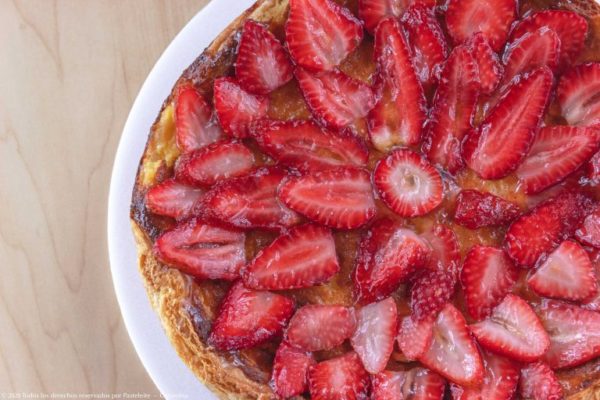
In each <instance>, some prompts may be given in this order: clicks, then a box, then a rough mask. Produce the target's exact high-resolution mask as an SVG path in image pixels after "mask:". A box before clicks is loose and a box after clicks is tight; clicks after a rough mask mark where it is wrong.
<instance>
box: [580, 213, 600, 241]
mask: <svg viewBox="0 0 600 400" xmlns="http://www.w3.org/2000/svg"><path fill="white" fill-rule="evenodd" d="M575 236H576V237H577V240H579V241H580V242H581V243H583V244H586V245H588V246H593V247H596V248H598V249H600V207H596V210H595V211H594V212H592V213H591V214H589V215H588V216H587V217H585V219H584V220H583V223H582V224H581V226H580V227H579V229H577V231H576V232H575Z"/></svg>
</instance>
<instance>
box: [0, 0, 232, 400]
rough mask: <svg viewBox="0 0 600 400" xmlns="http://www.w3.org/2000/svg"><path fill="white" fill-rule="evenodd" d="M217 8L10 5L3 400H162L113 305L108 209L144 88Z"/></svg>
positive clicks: (4, 112) (0, 36) (0, 140)
mask: <svg viewBox="0 0 600 400" xmlns="http://www.w3.org/2000/svg"><path fill="white" fill-rule="evenodd" d="M217 1H224V0H217ZM227 1H229V0H227ZM207 2H208V0H175V1H172V0H0V272H1V277H0V398H11V397H12V398H15V397H18V396H21V397H20V398H31V397H32V396H33V395H35V394H51V393H71V394H75V395H76V397H71V398H84V397H85V396H84V395H85V394H88V393H100V394H101V393H105V394H115V395H116V396H114V398H125V397H126V395H120V394H121V393H142V394H148V395H149V396H150V397H151V398H156V397H158V396H159V393H158V391H157V389H156V388H155V387H154V385H153V383H152V382H151V380H150V378H149V377H148V375H147V374H146V372H145V370H144V368H143V367H142V365H141V363H140V361H139V359H138V357H137V356H136V354H135V352H134V349H133V346H132V344H131V342H130V340H129V337H128V336H127V332H126V331H125V328H124V325H123V321H122V319H121V315H120V312H119V309H118V305H117V302H116V298H115V295H114V290H113V287H112V281H111V277H110V269H109V264H108V254H107V245H106V207H107V206H106V203H107V196H108V187H109V179H110V171H111V167H112V163H113V159H114V155H115V151H116V147H117V144H118V141H119V137H120V135H121V130H122V128H123V124H124V122H125V119H126V117H127V114H128V112H129V109H130V107H131V104H132V102H133V100H134V98H135V96H136V94H137V92H138V90H139V88H140V86H141V84H142V82H143V80H144V79H145V77H146V75H147V74H148V72H149V71H150V69H151V68H152V66H153V64H154V63H155V61H156V60H157V59H158V57H159V56H160V54H161V52H162V51H163V50H164V48H165V47H166V46H167V45H168V43H169V42H170V41H171V39H172V38H173V37H174V36H175V35H176V34H177V32H178V31H179V30H180V29H181V28H182V27H183V26H184V25H185V23H186V22H187V21H188V20H189V19H190V18H191V17H192V16H193V15H194V14H195V13H196V12H197V11H198V10H200V9H201V8H202V7H203V6H204V5H205V4H206V3H207ZM23 393H24V394H25V395H23ZM28 393H31V394H32V395H30V396H29V397H27V394H28ZM86 398H95V397H86Z"/></svg>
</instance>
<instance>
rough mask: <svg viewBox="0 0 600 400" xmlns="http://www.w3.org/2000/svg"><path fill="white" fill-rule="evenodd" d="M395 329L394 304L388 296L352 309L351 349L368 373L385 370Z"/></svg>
mask: <svg viewBox="0 0 600 400" xmlns="http://www.w3.org/2000/svg"><path fill="white" fill-rule="evenodd" d="M397 329H398V314H397V310H396V303H395V302H394V299H392V298H391V297H388V298H387V299H385V300H382V301H380V302H378V303H372V304H369V305H368V306H364V307H363V308H361V309H360V310H358V311H357V312H356V330H355V331H354V334H353V335H352V338H351V343H352V348H353V349H354V351H355V352H356V354H358V356H359V357H360V360H361V361H362V363H363V365H364V367H365V369H366V370H367V371H368V372H369V373H371V374H376V373H378V372H381V371H383V370H384V369H385V367H386V365H387V363H388V360H389V359H390V356H391V354H392V350H394V341H395V340H396V332H397Z"/></svg>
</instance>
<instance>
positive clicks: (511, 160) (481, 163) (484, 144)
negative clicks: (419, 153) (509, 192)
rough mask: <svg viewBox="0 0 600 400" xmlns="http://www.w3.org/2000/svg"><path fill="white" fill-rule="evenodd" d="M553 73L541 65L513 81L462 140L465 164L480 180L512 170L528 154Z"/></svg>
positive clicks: (493, 177)
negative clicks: (482, 119) (483, 118)
mask: <svg viewBox="0 0 600 400" xmlns="http://www.w3.org/2000/svg"><path fill="white" fill-rule="evenodd" d="M551 86H552V72H551V71H550V70H549V69H548V68H546V67H544V68H540V69H536V70H535V71H533V72H531V73H530V74H528V75H525V76H524V77H523V78H522V79H521V80H520V81H517V82H515V83H513V85H512V86H510V87H509V88H508V89H507V90H506V93H505V94H504V95H503V96H502V98H501V99H500V100H499V101H498V103H497V104H496V106H495V107H494V108H492V109H491V110H490V112H489V114H488V115H487V117H486V118H485V120H484V121H483V122H482V123H481V125H480V126H479V127H478V128H475V129H473V130H471V132H470V133H469V134H468V135H467V138H466V140H465V142H464V143H463V156H464V158H465V162H466V163H467V165H468V166H469V167H470V168H471V169H472V170H474V171H475V172H477V174H478V175H479V176H480V177H482V178H483V179H498V178H502V177H505V176H506V175H508V174H509V173H511V172H512V171H514V170H515V169H516V168H517V167H518V166H519V164H520V163H521V161H522V160H523V159H524V158H525V156H526V155H527V152H528V151H529V148H530V147H531V143H532V142H533V139H534V137H535V134H536V132H537V129H538V127H539V125H540V123H541V121H542V116H543V115H544V111H545V109H546V104H547V103H548V97H549V95H550V89H551Z"/></svg>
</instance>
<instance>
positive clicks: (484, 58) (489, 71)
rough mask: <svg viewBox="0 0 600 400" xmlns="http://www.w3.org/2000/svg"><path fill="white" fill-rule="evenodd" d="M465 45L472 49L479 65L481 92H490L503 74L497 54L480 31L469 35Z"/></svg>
mask: <svg viewBox="0 0 600 400" xmlns="http://www.w3.org/2000/svg"><path fill="white" fill-rule="evenodd" d="M467 46H468V47H469V48H470V49H471V50H472V52H473V58H474V59H475V61H476V62H477V66H478V67H479V82H480V88H481V93H482V94H488V95H489V94H492V93H493V92H494V90H495V89H496V87H497V86H498V84H499V83H500V80H501V79H502V76H503V75H504V67H503V66H502V64H500V59H499V58H498V55H497V54H496V53H495V52H494V49H492V47H491V46H490V43H489V42H488V40H487V39H486V37H485V36H484V34H483V33H481V32H477V33H476V34H475V35H473V36H471V38H470V39H469V40H468V41H467Z"/></svg>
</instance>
